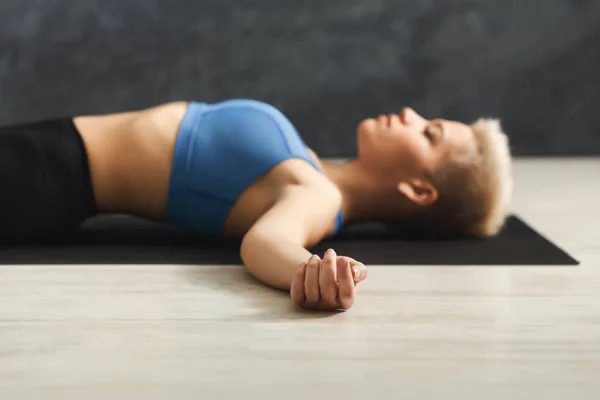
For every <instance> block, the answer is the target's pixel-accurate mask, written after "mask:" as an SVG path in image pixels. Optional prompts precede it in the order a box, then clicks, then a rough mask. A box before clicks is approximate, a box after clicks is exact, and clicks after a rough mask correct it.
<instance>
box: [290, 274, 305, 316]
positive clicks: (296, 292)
mask: <svg viewBox="0 0 600 400" xmlns="http://www.w3.org/2000/svg"><path fill="white" fill-rule="evenodd" d="M305 275H306V264H302V266H301V267H300V268H298V272H296V276H295V277H294V279H292V286H291V287H290V296H291V297H292V301H293V302H294V304H296V305H297V306H302V305H304V302H305V301H306V296H305V295H304V280H305Z"/></svg>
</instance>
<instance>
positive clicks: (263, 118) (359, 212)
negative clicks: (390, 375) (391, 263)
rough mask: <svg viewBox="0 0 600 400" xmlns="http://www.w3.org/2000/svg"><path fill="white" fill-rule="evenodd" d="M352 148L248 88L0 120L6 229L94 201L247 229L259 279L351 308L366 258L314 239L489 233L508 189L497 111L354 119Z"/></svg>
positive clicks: (109, 209)
mask: <svg viewBox="0 0 600 400" xmlns="http://www.w3.org/2000/svg"><path fill="white" fill-rule="evenodd" d="M357 135H358V137H357V139H358V156H357V157H356V158H355V159H353V160H351V161H348V162H345V163H340V164H334V163H329V162H324V161H322V160H321V159H319V157H318V156H317V155H316V154H314V152H312V151H311V150H310V149H308V148H307V147H306V146H305V144H304V142H303V141H302V139H301V137H300V136H299V135H298V133H297V131H296V130H295V128H294V126H293V125H292V124H291V123H290V121H289V120H288V119H287V118H286V117H285V116H284V115H283V114H282V113H281V112H279V111H278V110H277V109H276V108H274V107H272V106H270V105H268V104H265V103H262V102H258V101H254V100H244V99H235V100H227V101H223V102H220V103H216V104H206V103H199V102H173V103H168V104H163V105H159V106H156V107H152V108H149V109H145V110H139V111H133V112H124V113H116V114H108V115H92V116H78V117H75V118H67V119H56V120H48V121H42V122H37V123H30V124H22V125H16V126H10V127H5V128H2V129H0V184H1V185H2V187H3V188H4V189H5V190H4V194H3V201H2V203H1V206H0V220H1V221H2V227H1V229H0V232H1V233H0V236H2V237H4V238H5V239H15V238H17V239H22V238H23V239H28V238H33V237H38V236H41V237H44V236H47V235H56V234H60V233H65V232H69V231H70V230H72V229H74V228H75V227H76V226H77V225H78V224H80V223H81V222H82V221H83V220H85V219H87V218H89V217H91V216H93V215H96V214H98V213H130V214H136V215H138V216H142V217H146V218H151V219H154V220H159V221H165V222H167V223H173V224H179V225H182V226H185V227H189V228H193V229H198V230H200V231H202V232H204V233H209V234H214V235H220V236H224V237H229V238H241V239H242V240H241V249H240V252H241V257H242V260H243V262H244V264H245V266H246V267H247V268H248V270H249V271H250V272H251V273H253V274H254V275H255V276H256V277H257V278H258V279H259V280H261V281H262V282H264V283H265V284H268V285H270V286H273V287H276V288H281V289H285V290H289V291H290V294H291V297H292V299H293V301H294V303H295V304H297V305H299V306H302V307H305V308H308V309H321V310H334V309H348V308H349V307H351V306H352V304H353V303H354V301H355V297H356V284H357V283H358V282H361V281H363V280H364V279H365V278H366V276H367V270H366V268H365V266H364V265H363V264H362V263H360V261H357V260H353V259H351V258H349V257H345V256H342V255H337V254H336V253H335V251H334V250H333V249H330V250H328V251H327V252H326V253H325V254H324V255H322V256H323V258H322V259H321V258H320V256H319V255H311V254H310V253H309V251H308V250H307V248H310V247H312V246H314V245H315V244H317V243H318V242H319V241H321V240H322V239H323V238H325V237H328V236H331V235H335V234H336V232H337V231H338V230H339V229H340V227H341V226H342V225H343V224H346V223H348V222H353V221H364V220H387V221H402V222H408V223H411V224H412V226H415V227H419V230H420V231H423V232H429V233H432V234H442V235H451V236H452V235H469V236H475V237H487V236H491V235H494V234H495V233H496V232H498V230H499V229H500V228H501V226H502V224H503V221H504V218H505V213H506V206H507V202H508V199H509V197H510V191H511V182H512V181H511V177H510V151H509V147H508V141H507V138H506V135H505V134H504V133H503V132H502V131H501V129H500V125H499V123H498V122H497V121H496V120H486V119H481V120H479V121H477V122H476V123H474V124H472V125H465V124H462V123H459V122H456V121H447V120H433V121H429V120H426V119H424V118H423V117H421V116H419V115H418V114H417V113H416V112H415V111H413V110H411V109H409V108H406V109H404V110H403V111H402V112H401V113H400V114H398V115H382V116H379V117H378V118H377V119H366V120H364V121H362V122H361V123H360V125H359V126H358V128H357Z"/></svg>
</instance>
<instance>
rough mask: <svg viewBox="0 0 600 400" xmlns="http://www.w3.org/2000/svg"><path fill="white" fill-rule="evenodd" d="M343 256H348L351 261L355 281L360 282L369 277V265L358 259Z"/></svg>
mask: <svg viewBox="0 0 600 400" xmlns="http://www.w3.org/2000/svg"><path fill="white" fill-rule="evenodd" d="M343 258H346V259H347V260H348V261H349V262H350V267H351V268H352V276H353V277H354V282H356V283H359V282H362V281H364V280H365V279H367V267H366V266H365V264H363V263H361V262H360V261H356V260H355V259H354V258H352V257H348V256H343Z"/></svg>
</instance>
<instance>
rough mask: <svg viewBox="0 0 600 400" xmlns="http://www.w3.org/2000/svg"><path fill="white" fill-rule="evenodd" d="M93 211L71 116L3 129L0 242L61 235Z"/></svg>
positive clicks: (0, 144) (83, 154) (84, 159)
mask: <svg viewBox="0 0 600 400" xmlns="http://www.w3.org/2000/svg"><path fill="white" fill-rule="evenodd" d="M95 213H96V203H95V200H94V195H93V189H92V184H91V179H90V171H89V166H88V160H87V153H86V150H85V147H84V144H83V142H82V140H81V137H80V135H79V133H78V132H77V129H76V128H75V126H74V125H73V122H72V120H71V119H56V120H49V121H42V122H36V123H30V124H22V125H13V126H7V127H0V245H2V244H6V243H7V242H13V241H18V242H20V241H23V240H24V241H29V240H33V239H44V238H56V237H60V236H62V235H64V234H68V233H70V232H72V231H73V230H74V229H75V228H76V227H77V226H78V225H79V224H80V223H81V222H83V221H84V220H85V219H87V218H89V217H90V216H92V215H93V214H95Z"/></svg>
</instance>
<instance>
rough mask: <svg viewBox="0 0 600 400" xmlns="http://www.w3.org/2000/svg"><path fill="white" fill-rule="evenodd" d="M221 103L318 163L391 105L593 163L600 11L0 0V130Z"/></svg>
mask: <svg viewBox="0 0 600 400" xmlns="http://www.w3.org/2000/svg"><path fill="white" fill-rule="evenodd" d="M230 97H249V98H256V99H260V100H264V101H267V102H271V103H273V104H275V105H276V106H278V107H280V108H281V109H282V110H283V111H284V112H286V113H287V114H288V115H289V117H290V118H291V119H292V121H293V122H294V123H295V124H296V126H297V127H298V128H299V130H300V131H301V133H302V135H303V136H304V137H305V139H306V141H307V143H308V144H309V145H311V146H313V147H314V148H315V150H317V152H319V153H321V154H322V155H323V156H343V157H345V156H351V155H353V154H354V152H355V148H354V146H355V138H354V127H355V125H356V123H357V122H358V121H359V120H360V119H361V118H363V117H366V116H371V115H374V114H375V115H376V114H379V113H382V112H393V111H397V110H399V109H400V107H402V106H404V105H411V106H413V107H415V108H416V109H417V110H418V111H420V112H421V113H422V114H424V115H425V116H427V117H439V116H441V117H445V118H453V119H458V120H462V121H465V122H469V121H471V120H473V119H474V118H476V117H477V116H479V115H486V116H498V117H501V118H502V119H503V121H504V125H505V127H506V130H507V131H508V133H509V134H510V136H511V140H512V143H513V149H514V152H515V154H518V155H538V154H546V155H548V154H552V155H557V154H565V155H576V154H600V1H595V0H538V1H535V0H502V1H500V0H497V1H493V0H487V1H486V0H419V1H417V0H328V1H324V0H302V1H298V0H262V1H259V0H255V1H253V0H236V1H233V0H168V1H167V0H163V1H160V0H77V1H75V0H2V1H0V123H2V124H6V123H15V122H22V121H29V120H34V119H41V118H45V117H55V116H64V115H73V114H84V113H104V112H111V111H120V110H126V109H134V108H141V107H145V106H150V105H154V104H156V103H161V102H166V101H170V100H179V99H188V100H191V99H195V100H201V101H217V100H222V99H226V98H230Z"/></svg>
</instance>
